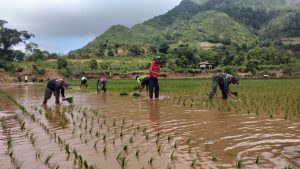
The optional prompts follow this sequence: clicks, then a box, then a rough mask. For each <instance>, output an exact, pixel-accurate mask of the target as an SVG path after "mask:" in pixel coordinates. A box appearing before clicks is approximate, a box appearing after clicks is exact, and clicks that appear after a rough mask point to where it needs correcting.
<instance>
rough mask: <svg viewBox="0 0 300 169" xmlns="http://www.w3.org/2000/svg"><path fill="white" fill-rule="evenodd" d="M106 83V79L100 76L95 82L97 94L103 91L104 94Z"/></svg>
mask: <svg viewBox="0 0 300 169" xmlns="http://www.w3.org/2000/svg"><path fill="white" fill-rule="evenodd" d="M106 83H107V79H106V76H105V75H102V76H100V78H99V79H98V81H97V92H99V93H100V92H101V90H103V92H104V93H106Z"/></svg>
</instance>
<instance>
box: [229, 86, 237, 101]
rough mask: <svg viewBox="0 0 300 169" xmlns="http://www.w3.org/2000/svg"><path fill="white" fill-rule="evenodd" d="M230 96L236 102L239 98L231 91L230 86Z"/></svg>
mask: <svg viewBox="0 0 300 169" xmlns="http://www.w3.org/2000/svg"><path fill="white" fill-rule="evenodd" d="M228 95H229V96H230V97H231V98H232V99H234V100H237V97H236V96H235V95H234V94H233V93H232V91H231V90H230V89H229V86H228Z"/></svg>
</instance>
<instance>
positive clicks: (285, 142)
mask: <svg viewBox="0 0 300 169" xmlns="http://www.w3.org/2000/svg"><path fill="white" fill-rule="evenodd" d="M1 88H2V90H4V91H5V92H6V93H7V94H9V95H10V96H12V98H14V99H15V100H16V101H17V102H18V103H19V104H21V105H23V106H25V108H26V109H27V110H28V113H24V112H22V111H21V110H20V109H19V108H18V107H17V106H16V105H15V104H14V103H12V102H11V101H9V100H8V99H7V97H4V96H1V97H0V101H1V102H0V105H1V106H0V108H1V110H0V117H1V118H2V119H5V122H6V124H7V128H8V129H9V130H4V129H3V127H2V124H1V129H0V139H1V140H0V141H1V142H0V146H1V149H2V150H5V151H1V153H0V165H1V167H0V168H14V164H13V162H12V160H11V158H10V156H9V155H8V153H9V152H10V151H11V149H12V150H13V151H14V154H15V156H14V158H15V159H18V160H19V161H21V162H23V165H22V168H28V169H31V168H50V167H54V166H59V167H60V168H84V164H80V162H79V160H77V159H76V157H75V155H74V153H72V152H74V150H75V149H76V152H77V153H78V154H80V155H81V157H82V158H83V159H84V160H86V161H87V163H88V165H89V166H93V167H95V168H113V169H114V168H122V160H121V159H122V157H124V159H123V160H124V161H125V164H126V165H125V168H162V169H164V168H180V169H181V168H191V164H192V163H193V162H195V164H194V167H195V168H236V165H237V162H238V161H242V162H241V164H242V167H243V168H254V169H255V168H278V169H281V168H283V167H284V166H287V165H288V164H292V165H293V166H294V167H295V168H296V167H300V147H299V144H300V119H293V120H284V119H282V118H276V117H273V118H270V117H269V116H264V115H259V116H257V115H252V114H250V115H248V114H243V113H239V114H236V113H231V112H226V111H223V112H220V111H215V112H213V111H208V110H203V109H197V108H190V107H184V106H178V105H173V104H169V103H165V102H163V101H162V100H149V99H147V98H145V97H139V98H134V97H132V96H118V95H116V94H109V93H108V94H106V95H103V94H100V95H98V94H97V93H82V92H67V93H66V94H67V96H74V106H73V107H72V108H69V107H68V106H69V104H68V103H62V105H61V106H60V107H55V106H54V98H52V99H51V101H50V102H49V104H48V107H42V106H41V102H42V99H43V98H42V95H43V90H44V89H43V87H42V86H38V85H30V84H29V85H4V86H2V87H1ZM85 108H86V109H85ZM16 115H17V116H18V117H19V119H22V120H23V122H25V123H26V125H25V126H26V129H24V130H21V129H20V125H19V120H18V119H17V118H15V117H14V116H16ZM32 115H34V119H35V121H34V120H32ZM44 126H46V127H44ZM47 129H48V131H47ZM27 133H29V134H27ZM54 133H55V134H54ZM97 133H98V134H97ZM28 135H29V136H28ZM30 135H33V136H32V137H33V138H36V140H35V144H34V145H33V144H32V141H31V139H30ZM121 135H122V136H121ZM10 136H11V137H12V142H13V146H12V148H11V149H10V150H8V148H7V147H8V143H7V139H8V138H9V137H10ZM58 136H59V137H60V139H62V140H63V143H60V141H58ZM96 143H97V144H96ZM66 144H68V145H69V147H70V151H71V155H68V153H66V148H65V145H66ZM124 147H127V150H126V149H125V148H124ZM124 149H125V150H124ZM39 152H40V156H39V157H37V156H38V155H37V154H39ZM137 152H138V155H137ZM52 153H53V156H52V157H51V159H50V160H49V163H47V164H46V163H45V161H46V159H47V157H48V156H49V155H51V154H52ZM258 156H259V160H258V164H257V163H256V159H257V157H258ZM117 157H118V159H117ZM84 160H83V161H84Z"/></svg>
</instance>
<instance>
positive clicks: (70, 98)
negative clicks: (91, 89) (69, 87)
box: [64, 97, 73, 103]
mask: <svg viewBox="0 0 300 169" xmlns="http://www.w3.org/2000/svg"><path fill="white" fill-rule="evenodd" d="M64 100H65V101H67V102H69V103H73V97H67V98H65V99H64Z"/></svg>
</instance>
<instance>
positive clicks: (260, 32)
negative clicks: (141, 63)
mask: <svg viewBox="0 0 300 169" xmlns="http://www.w3.org/2000/svg"><path fill="white" fill-rule="evenodd" d="M299 11H300V0H183V1H182V2H181V3H180V4H179V5H178V6H176V7H175V8H173V9H172V10H170V11H168V12H167V13H166V14H163V15H160V16H156V17H154V18H152V19H150V20H148V21H145V22H144V23H143V24H138V25H135V26H133V27H132V28H127V27H125V26H122V25H116V26H112V27H111V28H110V29H108V30H107V31H106V32H104V33H103V34H102V35H100V36H98V37H97V38H96V39H95V40H94V41H92V42H90V43H88V44H87V45H86V46H84V47H83V48H82V49H78V50H76V51H72V52H70V54H71V55H72V56H76V57H77V56H78V57H86V56H88V57H92V56H102V55H109V56H113V55H131V54H134V55H139V54H147V53H149V52H150V53H151V52H155V51H156V49H158V48H159V46H160V45H162V44H166V43H167V44H169V45H170V46H171V47H173V48H174V47H176V46H178V45H180V44H183V43H188V44H194V45H195V44H196V45H197V44H199V43H200V42H205V41H209V42H211V43H221V44H224V45H230V44H248V43H250V42H254V41H256V42H257V41H265V40H273V41H274V42H275V41H278V40H280V39H284V38H292V37H299V36H300V32H299V30H300V21H299V20H300V14H299V13H300V12H299Z"/></svg>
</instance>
